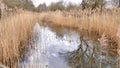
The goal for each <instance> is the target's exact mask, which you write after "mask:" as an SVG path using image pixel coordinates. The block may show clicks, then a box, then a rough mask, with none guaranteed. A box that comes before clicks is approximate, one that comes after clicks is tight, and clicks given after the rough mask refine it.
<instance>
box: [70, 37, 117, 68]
mask: <svg viewBox="0 0 120 68" xmlns="http://www.w3.org/2000/svg"><path fill="white" fill-rule="evenodd" d="M80 40H81V43H80V46H79V47H78V49H77V50H75V51H73V52H70V54H69V55H70V58H69V63H70V65H71V66H72V68H119V67H118V59H117V58H118V56H110V55H109V53H108V49H107V47H102V46H101V45H100V44H99V43H96V42H94V41H90V40H85V39H83V38H82V37H81V38H80Z"/></svg>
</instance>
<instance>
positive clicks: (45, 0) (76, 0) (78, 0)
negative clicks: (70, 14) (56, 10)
mask: <svg viewBox="0 0 120 68" xmlns="http://www.w3.org/2000/svg"><path fill="white" fill-rule="evenodd" d="M32 1H33V4H34V5H35V7H37V6H38V5H39V4H43V3H46V5H50V4H51V2H58V1H60V0H32ZM63 1H64V2H65V3H68V2H72V3H74V4H79V3H81V2H82V0H63Z"/></svg>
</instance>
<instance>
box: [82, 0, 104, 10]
mask: <svg viewBox="0 0 120 68" xmlns="http://www.w3.org/2000/svg"><path fill="white" fill-rule="evenodd" d="M104 5H105V2H104V0H83V1H82V9H86V8H91V9H95V8H102V7H103V6H104Z"/></svg>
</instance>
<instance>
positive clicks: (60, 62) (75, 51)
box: [20, 23, 119, 68]
mask: <svg viewBox="0 0 120 68" xmlns="http://www.w3.org/2000/svg"><path fill="white" fill-rule="evenodd" d="M33 30H34V34H33V38H34V41H33V44H32V46H33V47H34V48H33V49H31V48H30V50H29V51H30V53H31V55H29V56H27V57H25V59H24V60H23V61H22V62H20V66H21V68H119V67H118V57H117V56H115V57H111V56H109V55H107V53H108V52H106V51H107V50H103V51H104V52H105V53H104V54H102V53H101V50H102V49H101V47H100V45H99V43H96V42H94V41H92V40H87V41H86V39H83V38H81V37H80V35H79V34H78V33H77V32H75V31H71V32H66V31H65V32H64V34H63V35H62V36H58V35H57V34H56V32H54V31H52V30H51V29H50V28H49V27H43V26H40V25H39V24H38V23H36V25H35V26H34V29H33ZM81 39H82V40H81Z"/></svg>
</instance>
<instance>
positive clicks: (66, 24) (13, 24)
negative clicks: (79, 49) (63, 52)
mask: <svg viewBox="0 0 120 68" xmlns="http://www.w3.org/2000/svg"><path fill="white" fill-rule="evenodd" d="M64 15H65V16H64ZM119 19H120V10H119V9H117V10H116V9H113V10H104V11H103V12H99V11H98V10H90V11H88V10H84V11H83V10H82V11H78V12H77V11H70V12H68V11H67V12H65V11H64V12H61V11H57V12H43V13H33V12H23V13H18V14H15V15H12V16H9V17H6V18H5V19H3V20H1V21H0V63H2V64H4V65H6V66H9V67H11V68H16V66H18V63H19V61H20V60H21V59H22V58H23V57H24V55H25V54H26V49H27V48H28V44H29V43H30V40H31V38H32V30H33V26H34V24H35V23H36V22H39V23H40V24H41V25H45V26H46V25H47V26H50V27H52V28H53V30H55V31H56V32H58V33H60V30H59V29H63V28H68V29H74V30H76V31H78V32H79V33H80V35H83V36H87V37H90V38H91V39H92V40H95V41H98V39H99V38H101V36H102V35H103V34H105V36H106V37H107V39H109V40H110V44H109V45H110V47H113V48H114V47H118V45H119V44H118V43H119V41H120V40H119V38H118V36H117V32H118V28H119V24H120V20H119ZM118 35H119V34H118ZM116 50H117V48H116Z"/></svg>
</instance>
